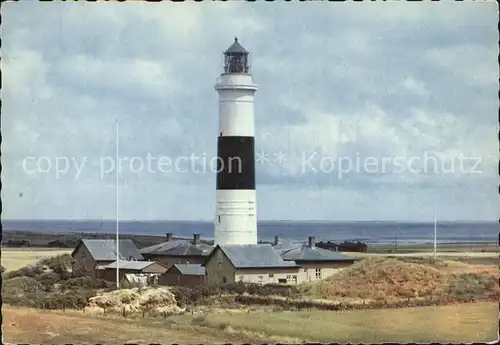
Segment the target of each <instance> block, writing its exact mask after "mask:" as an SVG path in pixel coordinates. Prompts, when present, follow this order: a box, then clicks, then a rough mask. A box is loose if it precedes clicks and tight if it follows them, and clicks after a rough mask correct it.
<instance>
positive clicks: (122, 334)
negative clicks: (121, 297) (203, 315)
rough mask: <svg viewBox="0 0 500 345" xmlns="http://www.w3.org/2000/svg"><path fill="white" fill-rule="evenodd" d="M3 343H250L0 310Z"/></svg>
mask: <svg viewBox="0 0 500 345" xmlns="http://www.w3.org/2000/svg"><path fill="white" fill-rule="evenodd" d="M2 309H3V310H2V312H3V338H4V341H5V342H6V343H11V344H16V343H23V344H27V343H31V344H41V343H43V344H83V343H87V344H89V343H94V344H99V343H100V344H125V343H129V344H134V343H135V344H141V343H142V344H153V343H155V344H163V343H164V344H175V343H177V344H195V343H199V344H201V343H214V344H215V343H221V344H222V343H224V342H235V343H237V342H239V343H241V342H250V341H252V339H251V338H248V337H245V336H244V335H238V334H229V333H227V334H224V333H223V334H221V332H220V331H219V330H213V329H209V328H205V329H202V328H200V327H194V326H190V327H182V326H180V327H178V328H176V327H175V325H165V324H163V325H159V324H158V323H155V322H152V321H147V320H127V319H124V318H119V317H115V318H110V317H107V318H105V317H92V316H87V315H85V314H83V313H82V312H77V311H66V312H62V311H46V310H36V309H29V308H13V307H10V306H5V305H4V306H3V307H2Z"/></svg>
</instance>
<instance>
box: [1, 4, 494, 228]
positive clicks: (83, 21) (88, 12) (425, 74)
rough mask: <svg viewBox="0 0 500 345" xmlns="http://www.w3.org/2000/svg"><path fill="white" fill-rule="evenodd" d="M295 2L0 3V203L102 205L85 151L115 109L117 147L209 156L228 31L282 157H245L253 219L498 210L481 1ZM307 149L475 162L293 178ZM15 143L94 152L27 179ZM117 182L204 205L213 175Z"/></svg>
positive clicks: (131, 204) (487, 29)
mask: <svg viewBox="0 0 500 345" xmlns="http://www.w3.org/2000/svg"><path fill="white" fill-rule="evenodd" d="M309 5H310V6H307V9H306V8H305V7H304V6H302V5H298V4H297V5H295V4H293V3H290V4H278V3H273V4H269V3H266V4H264V3H262V4H260V3H239V2H226V3H206V2H205V3H203V4H199V3H183V4H176V5H175V6H165V4H163V3H162V4H139V3H127V4H112V3H100V4H93V5H90V6H89V5H88V4H70V3H64V4H63V3H57V4H56V3H54V4H50V5H48V4H43V6H42V5H40V4H36V5H35V4H31V3H27V2H25V3H16V4H9V5H7V6H5V8H4V13H6V15H5V16H4V22H3V23H2V38H3V40H2V60H3V61H2V63H3V66H2V67H3V68H2V72H3V80H2V81H3V86H4V87H3V89H2V102H3V104H2V111H3V114H2V115H4V117H3V119H2V120H3V121H2V125H3V126H2V127H3V128H2V129H3V133H2V134H3V137H4V140H3V143H2V145H3V146H2V148H3V152H2V153H4V154H3V155H2V163H3V165H4V166H6V167H9V168H7V169H4V170H3V171H2V174H3V175H2V177H3V179H4V181H6V180H8V183H7V182H6V183H5V186H6V187H5V188H4V189H3V190H2V197H3V201H4V203H5V204H6V205H7V207H5V208H4V215H5V216H7V217H49V216H50V217H80V218H82V217H100V216H102V217H107V218H111V217H113V215H114V214H113V212H114V200H113V197H114V196H113V195H114V194H113V191H112V186H113V179H111V177H110V178H108V177H106V178H100V177H99V164H98V163H99V157H101V156H106V155H113V152H114V132H113V130H114V129H113V123H114V119H115V118H116V117H118V118H120V150H121V152H122V154H123V155H126V156H129V157H130V156H138V157H145V155H146V154H147V153H152V154H153V155H167V156H170V157H178V156H181V155H185V154H189V153H190V152H196V153H202V152H204V153H206V154H207V155H208V156H213V155H215V153H216V135H217V134H216V133H217V128H216V127H217V94H216V92H215V91H214V90H213V89H212V85H213V83H214V80H215V78H216V77H217V75H218V74H219V73H220V68H221V59H222V51H223V50H224V49H226V48H227V46H229V45H230V44H231V42H232V40H233V37H234V36H238V37H239V38H240V41H241V42H242V44H243V45H244V46H245V47H246V48H247V49H249V50H250V51H251V53H252V69H253V72H254V75H255V80H256V81H257V83H259V86H260V90H259V91H258V92H257V94H256V103H255V105H256V122H257V142H256V145H257V149H258V150H259V149H264V150H266V151H268V152H269V153H270V155H271V157H272V158H274V156H273V153H275V152H277V151H280V150H281V151H285V152H288V153H289V157H288V161H287V162H286V163H285V164H283V165H282V166H278V165H273V166H268V167H267V168H265V167H263V166H259V167H258V173H259V176H260V182H259V187H258V188H259V205H260V206H259V207H260V208H259V216H260V217H262V218H267V219H269V218H271V219H280V218H281V219H292V218H294V219H300V218H302V219H375V218H376V219H393V218H399V219H405V218H406V219H410V218H412V219H415V218H417V219H418V218H419V217H421V216H423V215H424V214H426V212H427V211H426V210H425V203H426V202H427V203H428V202H429V200H431V199H436V200H437V201H438V202H439V203H441V208H442V213H443V217H446V218H449V219H458V218H474V217H478V218H483V219H486V218H488V219H490V218H491V217H492V215H494V216H496V214H495V212H496V211H495V210H493V207H492V206H490V205H493V204H495V202H496V201H495V200H496V197H497V195H496V190H495V188H492V187H491V186H494V185H495V184H496V172H495V164H496V160H497V158H498V153H497V152H498V151H497V147H498V143H497V133H496V131H497V127H498V126H497V123H496V119H495V115H493V114H494V113H495V112H496V111H497V110H498V97H497V91H498V90H497V89H498V68H497V67H498V66H497V61H496V60H497V55H498V52H497V47H496V45H497V41H498V33H497V32H496V30H493V29H491V28H492V27H493V26H492V25H491V23H494V22H496V20H497V19H496V16H494V15H492V14H491V13H493V14H495V13H494V11H492V12H490V10H491V9H490V8H489V7H488V6H490V5H484V6H480V5H478V4H465V3H464V4H460V5H459V6H457V5H456V4H451V3H449V4H445V3H439V4H436V3H433V4H429V5H424V4H406V3H404V4H403V3H391V4H371V3H370V4H364V5H363V7H360V6H359V5H356V4H350V3H349V4H348V3H343V4H336V5H335V6H331V5H330V4H326V3H325V2H317V3H311V4H309ZM280 6H281V7H280ZM299 6H300V7H299ZM382 6H383V7H382ZM403 6H404V7H403ZM408 6H413V7H412V8H409V7H408ZM48 8H50V9H48ZM492 71H494V73H492ZM490 112H491V115H490ZM490 116H491V117H490ZM314 151H316V152H318V153H319V154H321V155H322V156H329V157H332V158H338V157H341V156H342V157H344V156H349V157H352V158H353V159H355V158H356V157H359V158H360V159H364V158H366V157H370V156H374V157H413V156H419V157H422V156H423V154H424V153H425V152H436V154H437V155H438V156H439V157H441V159H442V160H446V159H453V158H456V157H457V156H460V155H461V154H464V155H468V156H475V157H481V158H482V159H483V165H482V168H483V170H484V172H483V173H482V174H480V175H477V176H476V175H474V176H472V175H468V174H463V173H455V174H446V175H445V174H434V175H432V174H427V175H425V174H411V173H404V174H403V173H393V172H392V173H391V172H390V173H386V174H369V173H367V172H356V173H352V174H349V175H347V176H345V177H343V178H342V179H339V178H338V177H336V176H334V175H332V176H327V175H326V174H303V173H302V167H301V157H300V156H301V153H307V152H314ZM27 155H34V156H41V155H45V156H49V157H52V158H54V157H57V156H68V157H73V156H74V157H78V158H82V157H89V160H90V161H91V162H92V164H90V163H89V165H88V166H87V167H86V169H85V171H83V172H82V176H81V178H79V179H78V180H76V181H75V180H74V179H72V177H71V176H70V175H69V174H68V175H67V176H65V177H64V178H60V179H56V178H55V177H54V175H50V174H45V175H43V174H38V175H26V174H25V173H24V172H23V171H22V170H21V160H22V158H23V157H26V156H27ZM122 179H123V183H124V184H126V185H127V186H128V187H127V188H126V189H124V191H123V195H124V201H123V202H124V204H123V217H124V218H127V217H128V218H138V219H139V218H169V219H173V218H179V219H211V217H212V213H213V207H214V200H215V199H214V197H215V196H214V193H215V191H214V188H215V175H214V174H212V173H208V172H207V173H206V174H194V173H193V174H189V173H168V174H158V173H156V174H153V173H147V172H143V173H131V172H128V173H126V174H125V173H124V174H123V176H122ZM453 188H455V189H457V191H453V193H452V192H451V191H452V190H453ZM458 190H461V191H458ZM19 192H23V193H24V197H22V198H20V197H19ZM75 195H78V196H79V197H77V198H76V197H75ZM450 195H454V196H453V197H450ZM420 200H423V201H420ZM137 205H141V207H137ZM193 210H194V211H193ZM417 210H418V211H417Z"/></svg>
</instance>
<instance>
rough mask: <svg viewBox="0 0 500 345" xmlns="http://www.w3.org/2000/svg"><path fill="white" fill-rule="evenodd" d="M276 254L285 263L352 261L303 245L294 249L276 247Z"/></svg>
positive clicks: (330, 252) (336, 253) (351, 259)
mask: <svg viewBox="0 0 500 345" xmlns="http://www.w3.org/2000/svg"><path fill="white" fill-rule="evenodd" d="M276 247H277V248H276V250H277V252H279V254H280V255H281V257H282V258H283V260H285V261H353V260H354V259H353V258H352V257H350V256H346V255H343V254H341V253H338V252H333V251H331V250H327V249H322V248H318V247H312V248H311V247H309V246H308V245H307V244H303V245H301V246H298V247H294V248H287V249H284V248H280V247H278V246H276Z"/></svg>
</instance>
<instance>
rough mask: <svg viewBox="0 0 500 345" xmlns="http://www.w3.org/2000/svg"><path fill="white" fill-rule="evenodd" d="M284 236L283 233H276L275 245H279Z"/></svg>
mask: <svg viewBox="0 0 500 345" xmlns="http://www.w3.org/2000/svg"><path fill="white" fill-rule="evenodd" d="M282 238H283V237H282V236H281V235H276V236H274V245H275V246H277V245H278V244H281V243H282Z"/></svg>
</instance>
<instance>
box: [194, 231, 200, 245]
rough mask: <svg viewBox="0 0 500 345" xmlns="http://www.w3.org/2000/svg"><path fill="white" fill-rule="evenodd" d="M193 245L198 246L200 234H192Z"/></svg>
mask: <svg viewBox="0 0 500 345" xmlns="http://www.w3.org/2000/svg"><path fill="white" fill-rule="evenodd" d="M193 244H194V245H195V246H196V245H198V244H200V234H194V235H193Z"/></svg>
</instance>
